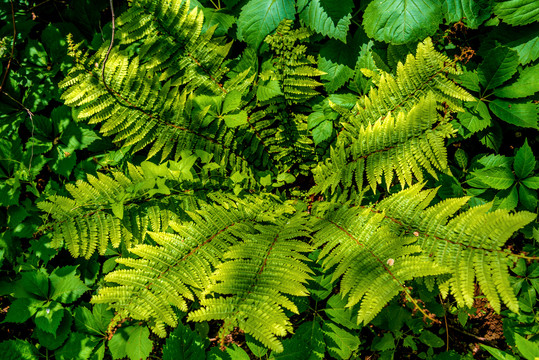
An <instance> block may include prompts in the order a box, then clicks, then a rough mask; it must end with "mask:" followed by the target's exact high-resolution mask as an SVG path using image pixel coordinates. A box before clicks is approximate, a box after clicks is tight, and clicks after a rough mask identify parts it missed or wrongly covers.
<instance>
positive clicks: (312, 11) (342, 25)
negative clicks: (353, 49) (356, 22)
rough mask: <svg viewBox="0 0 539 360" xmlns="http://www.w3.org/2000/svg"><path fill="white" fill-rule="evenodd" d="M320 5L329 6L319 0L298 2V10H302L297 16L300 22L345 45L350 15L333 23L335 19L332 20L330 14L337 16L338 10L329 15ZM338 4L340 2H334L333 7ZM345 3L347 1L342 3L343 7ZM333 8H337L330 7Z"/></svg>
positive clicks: (301, 0)
mask: <svg viewBox="0 0 539 360" xmlns="http://www.w3.org/2000/svg"><path fill="white" fill-rule="evenodd" d="M322 3H325V4H329V3H328V2H327V1H321V0H310V1H308V0H298V8H299V9H303V10H301V12H300V14H299V18H300V20H301V21H303V22H304V23H305V25H307V26H308V27H309V28H310V29H312V30H314V31H316V32H317V33H319V34H322V35H326V36H329V37H330V38H332V39H337V40H340V41H342V42H344V43H346V36H347V34H348V28H349V26H350V19H351V18H352V14H350V13H348V14H346V15H345V16H343V17H342V18H340V19H338V21H335V20H336V19H332V18H331V16H330V14H332V15H334V14H337V13H338V9H335V10H336V11H335V12H334V13H333V12H330V14H328V13H327V12H326V11H325V9H324V7H323V6H322ZM339 3H340V2H334V4H335V5H338V4H339ZM346 3H348V1H345V2H344V7H346ZM332 5H333V4H332ZM339 5H340V4H339ZM335 7H338V6H332V8H335Z"/></svg>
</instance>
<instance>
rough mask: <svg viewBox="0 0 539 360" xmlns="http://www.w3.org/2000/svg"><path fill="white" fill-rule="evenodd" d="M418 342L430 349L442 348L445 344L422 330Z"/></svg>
mask: <svg viewBox="0 0 539 360" xmlns="http://www.w3.org/2000/svg"><path fill="white" fill-rule="evenodd" d="M419 340H420V341H421V342H422V343H423V344H425V345H427V346H430V347H434V348H438V347H442V346H444V344H445V342H444V341H443V340H442V339H440V337H438V336H437V335H434V334H433V333H432V332H430V331H428V330H423V331H422V332H421V335H419Z"/></svg>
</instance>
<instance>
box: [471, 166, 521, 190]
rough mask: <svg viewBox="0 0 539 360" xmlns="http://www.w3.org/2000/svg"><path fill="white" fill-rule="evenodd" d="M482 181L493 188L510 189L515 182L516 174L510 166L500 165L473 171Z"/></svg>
mask: <svg viewBox="0 0 539 360" xmlns="http://www.w3.org/2000/svg"><path fill="white" fill-rule="evenodd" d="M472 175H474V176H476V177H477V178H478V179H479V180H480V181H481V182H483V183H485V184H487V185H488V186H490V187H492V188H493V189H497V190H503V189H508V188H509V187H510V186H511V185H513V183H514V182H515V176H514V175H513V172H512V171H511V169H510V168H509V167H505V166H499V167H492V168H485V169H480V170H476V171H473V172H472Z"/></svg>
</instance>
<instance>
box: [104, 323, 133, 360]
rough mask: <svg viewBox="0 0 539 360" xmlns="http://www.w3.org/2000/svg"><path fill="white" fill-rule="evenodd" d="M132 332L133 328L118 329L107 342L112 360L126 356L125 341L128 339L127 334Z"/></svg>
mask: <svg viewBox="0 0 539 360" xmlns="http://www.w3.org/2000/svg"><path fill="white" fill-rule="evenodd" d="M132 331H133V327H132V326H129V327H126V328H125V327H122V328H120V329H118V330H117V331H116V332H115V333H114V335H113V336H112V338H111V339H110V340H109V342H108V345H109V350H110V352H111V354H112V358H113V359H123V358H125V357H126V356H127V349H126V345H127V340H128V339H129V334H130V333H131V332H132Z"/></svg>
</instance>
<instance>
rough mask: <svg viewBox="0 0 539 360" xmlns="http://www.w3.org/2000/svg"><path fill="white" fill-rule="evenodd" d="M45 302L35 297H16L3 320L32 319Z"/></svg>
mask: <svg viewBox="0 0 539 360" xmlns="http://www.w3.org/2000/svg"><path fill="white" fill-rule="evenodd" d="M44 303H45V302H44V301H43V300H37V299H33V298H22V299H15V300H14V301H13V302H12V303H11V305H10V306H9V310H8V312H7V315H6V317H5V319H4V321H3V322H12V323H23V322H25V321H26V320H28V319H30V317H32V316H33V315H34V314H35V313H36V312H37V310H38V309H40V308H41V306H43V304H44Z"/></svg>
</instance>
